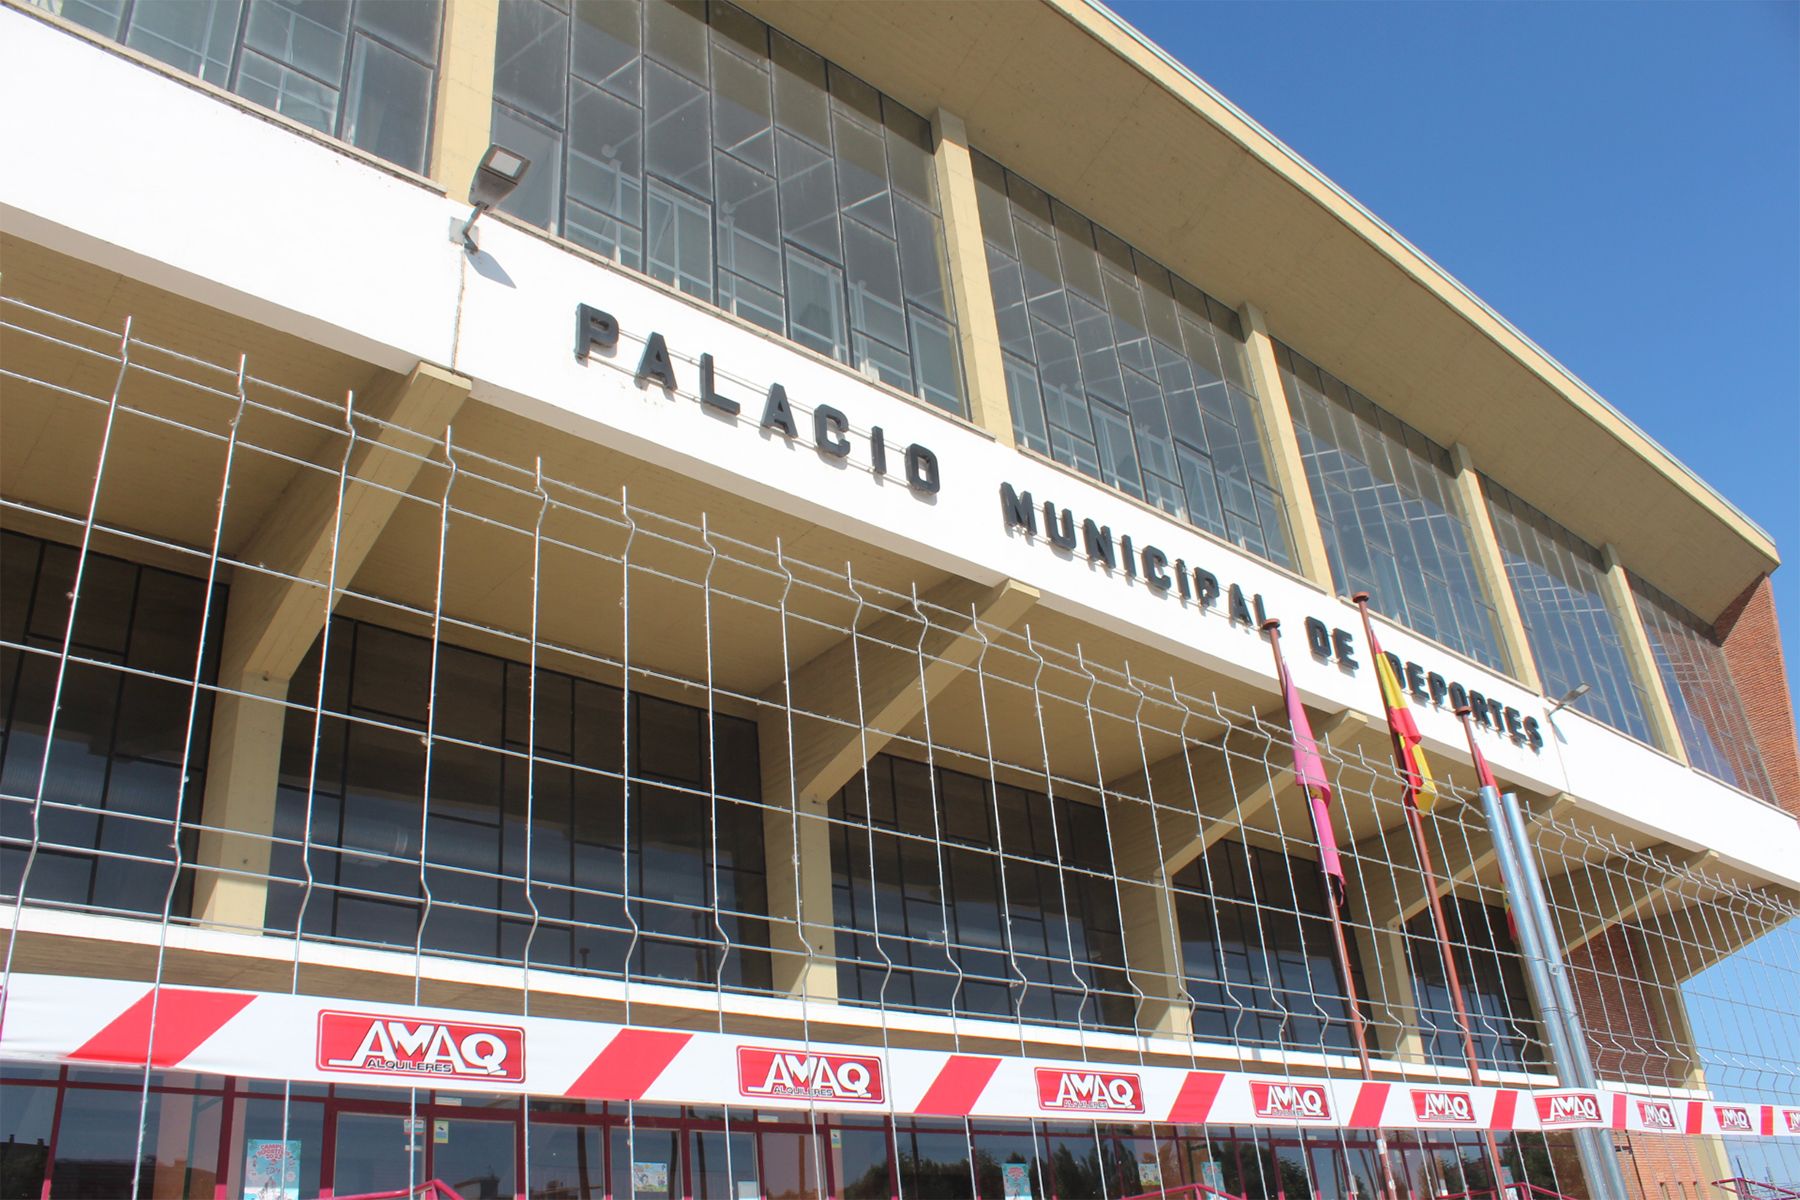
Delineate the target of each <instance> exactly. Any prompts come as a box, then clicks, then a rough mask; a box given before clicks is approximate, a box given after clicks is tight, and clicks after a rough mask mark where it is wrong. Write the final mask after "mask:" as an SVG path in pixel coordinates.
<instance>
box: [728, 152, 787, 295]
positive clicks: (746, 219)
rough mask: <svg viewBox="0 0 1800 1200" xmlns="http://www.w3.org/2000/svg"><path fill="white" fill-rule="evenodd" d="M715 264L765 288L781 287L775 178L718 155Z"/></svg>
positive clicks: (777, 288)
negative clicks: (717, 257) (717, 258)
mask: <svg viewBox="0 0 1800 1200" xmlns="http://www.w3.org/2000/svg"><path fill="white" fill-rule="evenodd" d="M718 186H719V194H718V204H719V265H720V266H721V267H723V268H724V269H725V270H728V271H734V272H736V273H737V274H739V275H741V276H743V277H745V278H746V279H749V280H751V281H752V282H755V283H758V284H760V285H762V286H763V287H765V288H769V289H771V290H776V291H779V290H780V288H781V229H780V222H779V220H778V219H777V215H776V202H775V180H774V179H773V178H771V177H770V176H768V175H765V174H763V173H762V172H760V171H756V170H752V169H751V168H750V167H747V166H745V165H743V164H742V163H740V162H738V161H737V160H736V159H734V158H731V157H728V156H726V155H723V154H721V155H720V156H719V161H718Z"/></svg>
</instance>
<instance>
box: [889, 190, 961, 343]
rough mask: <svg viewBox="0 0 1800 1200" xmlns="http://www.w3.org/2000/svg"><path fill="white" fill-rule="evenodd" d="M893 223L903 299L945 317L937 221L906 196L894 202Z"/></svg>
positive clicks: (940, 232) (947, 306)
mask: <svg viewBox="0 0 1800 1200" xmlns="http://www.w3.org/2000/svg"><path fill="white" fill-rule="evenodd" d="M894 216H895V223H896V224H897V225H898V227H899V230H900V273H901V277H902V279H903V280H904V282H905V285H906V298H907V299H908V300H909V301H911V302H912V303H914V304H923V305H924V306H925V307H927V308H929V309H930V310H931V311H932V312H935V313H938V314H940V315H948V314H949V312H950V298H949V294H948V292H947V290H946V287H945V280H944V271H945V261H944V254H943V246H944V234H943V228H942V225H941V223H940V222H939V220H938V218H937V217H936V216H935V215H933V214H932V213H930V212H927V211H926V210H925V209H923V208H921V207H920V206H918V205H917V204H914V203H913V202H912V201H910V200H908V199H906V198H905V197H895V199H894Z"/></svg>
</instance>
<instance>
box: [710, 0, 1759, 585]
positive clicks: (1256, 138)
mask: <svg viewBox="0 0 1800 1200" xmlns="http://www.w3.org/2000/svg"><path fill="white" fill-rule="evenodd" d="M745 2H746V3H747V6H748V7H749V8H750V9H751V10H752V11H753V12H755V13H756V15H757V16H759V17H761V18H763V19H765V20H767V21H769V23H771V24H772V25H774V26H776V27H777V28H779V29H781V30H783V31H784V32H786V33H788V34H790V35H791V36H793V37H794V38H795V39H796V40H798V41H800V42H802V43H804V44H805V45H807V46H810V47H812V48H813V49H815V50H817V51H818V52H819V53H821V54H824V55H825V56H827V57H828V58H830V59H832V60H833V61H835V62H837V63H840V64H841V65H843V66H844V67H846V68H848V69H850V70H852V71H855V72H857V73H858V74H861V75H863V76H865V77H866V78H867V79H869V81H870V82H872V83H874V84H875V85H876V86H878V87H880V88H882V89H883V90H884V91H886V92H888V93H889V94H890V95H892V96H894V97H895V98H896V99H898V100H900V101H901V102H903V103H905V104H907V105H910V106H912V107H913V108H915V109H917V110H919V111H921V112H924V113H927V114H929V113H931V112H933V111H935V110H936V109H938V108H943V109H946V110H948V111H951V112H954V113H956V114H957V115H958V116H960V117H961V118H962V119H963V120H964V122H965V123H966V124H967V127H968V131H969V138H970V142H971V144H972V145H973V146H974V147H975V148H977V149H979V150H982V151H984V152H986V153H988V154H989V155H991V156H993V157H995V158H997V159H999V160H1000V161H1002V162H1004V163H1005V164H1006V165H1007V166H1009V167H1011V168H1012V169H1013V170H1015V171H1017V172H1019V173H1020V174H1021V175H1023V176H1025V177H1027V178H1029V179H1031V180H1032V181H1033V182H1035V183H1037V184H1039V185H1040V186H1042V187H1044V188H1046V189H1047V190H1049V191H1050V192H1051V193H1052V194H1054V195H1056V196H1057V197H1058V198H1060V199H1062V200H1064V201H1065V202H1067V203H1069V204H1071V205H1073V206H1074V207H1075V208H1077V209H1080V210H1081V211H1082V212H1084V213H1085V214H1087V215H1088V216H1090V217H1092V218H1094V219H1095V220H1096V221H1098V222H1100V223H1101V224H1103V225H1105V226H1107V227H1109V228H1110V229H1112V230H1113V231H1115V232H1116V233H1118V234H1119V235H1120V236H1122V237H1124V238H1126V239H1127V240H1128V241H1130V242H1132V243H1133V244H1134V245H1136V246H1138V247H1140V248H1142V249H1143V250H1144V251H1146V252H1147V253H1149V254H1152V255H1153V256H1155V257H1157V258H1160V259H1162V260H1164V261H1165V262H1166V263H1167V264H1168V265H1169V266H1170V267H1171V268H1173V269H1174V270H1175V271H1176V272H1177V273H1179V274H1181V275H1184V276H1186V277H1187V278H1189V279H1191V280H1192V281H1193V282H1195V283H1197V284H1199V285H1200V286H1201V287H1203V288H1205V289H1207V290H1208V291H1210V292H1212V293H1214V294H1215V295H1217V296H1218V297H1219V298H1220V299H1223V300H1227V301H1229V302H1231V303H1234V304H1235V303H1239V302H1242V301H1246V300H1247V301H1250V302H1252V303H1254V304H1256V305H1257V306H1258V307H1260V308H1261V309H1262V310H1263V311H1264V313H1266V314H1267V316H1268V320H1269V327H1270V329H1271V331H1273V332H1274V333H1275V335H1276V336H1277V337H1279V338H1281V339H1283V340H1285V341H1287V342H1289V343H1290V344H1291V345H1293V347H1294V348H1295V349H1296V350H1299V351H1301V352H1302V353H1304V354H1306V355H1307V356H1308V357H1310V358H1312V359H1313V360H1314V361H1316V362H1318V363H1319V364H1320V365H1321V366H1324V367H1326V368H1327V369H1328V370H1330V371H1332V372H1333V373H1334V374H1337V375H1339V376H1341V377H1342V378H1343V379H1344V380H1345V381H1347V382H1349V383H1350V384H1352V385H1353V386H1355V387H1357V388H1358V389H1360V390H1362V391H1364V392H1366V393H1368V394H1369V395H1370V396H1371V397H1373V398H1375V399H1376V400H1377V401H1378V402H1379V403H1380V404H1382V405H1383V406H1384V407H1386V408H1388V409H1390V410H1391V411H1392V412H1394V413H1395V414H1396V415H1397V416H1399V417H1401V418H1402V419H1404V420H1406V421H1407V422H1409V423H1411V424H1413V425H1415V426H1416V427H1418V428H1419V429H1421V430H1422V431H1424V432H1425V433H1426V434H1427V435H1429V436H1430V437H1432V438H1434V439H1436V440H1437V441H1439V442H1442V443H1444V444H1445V445H1450V444H1453V443H1456V442H1461V443H1463V444H1464V445H1466V446H1467V447H1468V448H1469V450H1470V452H1471V454H1472V455H1473V457H1474V460H1475V462H1476V463H1477V464H1478V466H1480V468H1481V469H1482V470H1483V471H1484V472H1486V473H1487V474H1489V475H1492V476H1493V477H1494V478H1495V479H1497V480H1498V481H1500V482H1502V483H1504V484H1505V485H1506V486H1507V487H1508V488H1510V489H1511V490H1512V491H1514V492H1515V493H1517V494H1518V495H1520V496H1522V497H1524V498H1525V499H1526V500H1528V501H1530V502H1531V503H1533V504H1535V505H1537V506H1538V507H1539V508H1541V509H1543V510H1544V511H1545V512H1547V513H1549V514H1551V515H1552V516H1553V517H1555V518H1556V519H1557V520H1559V521H1561V522H1562V523H1563V524H1565V525H1567V526H1568V527H1569V528H1570V529H1572V530H1574V531H1575V532H1576V533H1577V534H1579V535H1581V536H1582V537H1584V538H1586V539H1587V540H1588V541H1590V542H1593V543H1594V544H1595V545H1601V544H1605V543H1609V542H1610V543H1612V544H1613V545H1614V546H1616V547H1617V549H1618V551H1619V555H1620V558H1621V559H1622V560H1623V561H1624V562H1625V564H1626V565H1627V566H1628V567H1629V568H1630V569H1631V570H1633V571H1635V572H1637V573H1638V574H1641V575H1643V576H1644V577H1645V578H1647V579H1649V580H1651V581H1652V582H1654V583H1655V584H1656V585H1657V586H1658V587H1660V588H1662V589H1663V590H1664V591H1665V592H1667V593H1669V594H1670V595H1671V596H1673V597H1674V598H1675V599H1677V600H1678V601H1680V602H1681V603H1682V604H1684V605H1686V606H1687V607H1688V608H1690V609H1692V610H1693V611H1694V612H1695V613H1696V614H1698V615H1700V616H1702V617H1704V618H1706V619H1707V620H1712V619H1714V618H1716V617H1717V616H1718V614H1719V613H1720V611H1721V610H1723V609H1724V608H1725V607H1726V606H1727V605H1728V604H1730V603H1731V601H1732V600H1734V599H1736V598H1737V596H1738V594H1739V593H1741V592H1742V591H1743V590H1744V588H1745V587H1746V586H1748V585H1749V584H1750V583H1751V582H1752V581H1754V580H1755V579H1756V578H1757V577H1758V576H1759V575H1761V574H1763V573H1766V572H1768V571H1772V570H1773V569H1774V568H1775V567H1776V565H1777V564H1778V563H1779V561H1780V559H1779V556H1778V554H1777V552H1776V549H1775V544H1774V542H1773V541H1772V540H1771V539H1770V537H1769V536H1768V535H1767V534H1766V533H1765V532H1763V531H1762V530H1761V529H1760V528H1758V527H1757V526H1756V525H1755V524H1754V523H1753V522H1752V521H1750V520H1749V518H1747V517H1746V516H1744V514H1743V513H1741V512H1739V511H1738V510H1737V509H1736V508H1734V507H1733V506H1732V505H1731V504H1730V503H1729V502H1728V501H1726V500H1725V499H1724V498H1723V497H1722V496H1720V495H1719V494H1718V493H1717V492H1715V491H1714V490H1713V489H1712V488H1711V487H1709V486H1708V485H1707V484H1706V483H1704V482H1703V481H1702V480H1700V479H1699V477H1698V476H1696V475H1695V474H1694V473H1693V472H1692V471H1690V470H1689V469H1688V468H1687V467H1685V466H1684V465H1683V464H1682V463H1681V462H1679V461H1678V460H1677V459H1676V458H1675V457H1674V456H1673V455H1671V454H1669V453H1668V451H1666V450H1664V449H1663V448H1662V447H1661V446H1659V445H1657V444H1656V443H1655V442H1654V441H1653V440H1652V439H1651V438H1650V437H1648V436H1647V435H1646V434H1644V433H1643V432H1642V431H1641V430H1639V429H1638V428H1636V426H1634V425H1633V424H1632V423H1631V422H1630V421H1629V420H1627V419H1626V418H1624V417H1623V416H1622V415H1621V414H1620V413H1619V412H1618V411H1616V410H1615V409H1613V408H1612V407H1611V406H1610V405H1608V404H1607V403H1606V401H1604V400H1603V399H1601V398H1600V397H1599V396H1598V395H1597V394H1596V393H1594V392H1593V391H1592V390H1591V389H1589V388H1588V387H1587V386H1586V385H1584V384H1582V383H1581V381H1580V380H1578V379H1576V378H1575V377H1574V375H1572V374H1571V373H1570V372H1569V371H1568V370H1566V369H1565V368H1563V367H1562V366H1561V365H1560V364H1558V363H1557V362H1556V361H1555V360H1554V359H1552V358H1550V357H1549V356H1548V355H1547V354H1545V353H1544V352H1543V351H1542V350H1541V349H1539V348H1538V347H1537V346H1535V345H1534V344H1532V343H1531V342H1530V341H1529V340H1528V339H1527V338H1525V337H1524V336H1523V335H1522V334H1521V333H1519V332H1518V331H1517V330H1516V329H1514V328H1512V326H1511V325H1509V324H1508V323H1507V322H1506V321H1505V320H1504V319H1503V318H1502V317H1500V316H1499V315H1498V314H1497V313H1495V312H1494V311H1493V310H1492V309H1490V308H1489V307H1488V306H1487V305H1485V304H1483V303H1482V302H1481V301H1480V300H1479V299H1478V298H1476V297H1475V296H1474V295H1473V294H1472V293H1471V292H1469V291H1468V289H1466V288H1465V287H1463V286H1462V285H1461V284H1459V283H1457V282H1456V281H1455V280H1454V279H1452V278H1451V277H1450V276H1449V275H1448V274H1447V273H1446V272H1445V271H1444V270H1443V269H1442V268H1440V267H1438V266H1437V265H1436V264H1435V263H1433V262H1432V261H1431V260H1430V259H1428V258H1427V257H1425V256H1424V255H1423V254H1422V253H1420V252H1419V251H1418V250H1417V249H1415V248H1414V247H1412V246H1411V245H1409V244H1408V243H1407V242H1406V241H1405V240H1404V239H1403V238H1401V237H1400V236H1399V235H1398V234H1397V233H1395V232H1394V231H1393V230H1391V229H1389V228H1388V227H1387V226H1386V225H1384V224H1382V223H1381V221H1380V220H1379V219H1377V218H1376V217H1374V216H1373V215H1372V214H1370V213H1369V212H1368V211H1367V210H1366V209H1364V208H1362V207H1361V206H1360V205H1358V204H1357V203H1356V202H1355V201H1354V200H1352V199H1351V198H1350V197H1349V196H1347V195H1346V194H1344V193H1343V192H1342V191H1341V190H1340V189H1338V188H1337V187H1336V186H1335V185H1333V184H1332V183H1331V182H1330V181H1329V180H1327V179H1326V178H1325V177H1324V176H1323V175H1321V174H1319V173H1318V172H1317V171H1316V170H1315V169H1314V168H1312V167H1310V166H1309V165H1308V164H1306V163H1305V162H1304V161H1303V160H1301V159H1300V158H1299V157H1298V156H1297V155H1295V154H1294V153H1293V152H1292V151H1291V150H1289V149H1287V148H1286V147H1285V146H1283V145H1282V144H1281V143H1280V142H1278V141H1276V140H1275V139H1274V138H1273V137H1271V136H1270V135H1269V134H1268V133H1267V132H1266V131H1264V130H1262V129H1261V128H1260V127H1259V126H1257V125H1256V124H1255V123H1254V122H1253V121H1251V120H1249V119H1248V118H1247V117H1246V116H1244V114H1242V113H1241V112H1239V111H1238V110H1237V109H1235V108H1234V107H1233V106H1232V105H1231V104H1230V103H1229V102H1227V101H1225V100H1224V99H1223V98H1222V97H1220V96H1219V95H1218V94H1217V93H1215V92H1213V91H1211V90H1210V89H1209V88H1207V87H1206V86H1205V85H1204V84H1203V83H1201V82H1200V81H1199V80H1198V79H1196V78H1194V77H1193V76H1192V75H1191V74H1190V73H1188V72H1186V71H1184V70H1182V69H1181V68H1180V67H1179V66H1178V65H1176V64H1175V63H1174V62H1173V61H1172V60H1170V59H1168V58H1167V57H1166V56H1164V55H1163V54H1161V53H1160V52H1158V51H1157V50H1156V49H1155V48H1154V47H1152V46H1151V45H1150V44H1149V43H1148V42H1146V41H1144V40H1143V39H1142V38H1140V37H1139V36H1137V35H1136V34H1135V33H1134V32H1133V31H1132V30H1130V28H1129V27H1128V26H1125V25H1124V24H1123V23H1122V22H1120V21H1119V20H1118V18H1116V17H1115V16H1113V15H1112V14H1111V13H1110V12H1108V11H1107V10H1105V9H1104V8H1101V7H1099V6H1097V5H1093V4H1089V3H1086V2H1085V0H1038V2H1035V3H1008V4H968V3H962V2H960V0H864V2H863V3H859V4H841V3H836V2H834V0H745ZM1546 286H1554V281H1553V280H1549V281H1546Z"/></svg>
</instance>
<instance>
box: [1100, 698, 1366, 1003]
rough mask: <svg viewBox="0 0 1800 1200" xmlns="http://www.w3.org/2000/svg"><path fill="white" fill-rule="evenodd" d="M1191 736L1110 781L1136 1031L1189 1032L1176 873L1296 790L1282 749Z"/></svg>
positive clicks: (1338, 724) (1329, 730) (1242, 739)
mask: <svg viewBox="0 0 1800 1200" xmlns="http://www.w3.org/2000/svg"><path fill="white" fill-rule="evenodd" d="M1361 719H1362V718H1361V717H1360V715H1358V714H1356V713H1352V712H1349V711H1345V712H1342V713H1338V714H1336V715H1335V716H1331V717H1327V718H1324V719H1323V720H1321V721H1319V722H1318V723H1317V724H1316V725H1315V727H1314V734H1315V736H1317V737H1319V738H1321V739H1324V738H1327V737H1329V736H1330V735H1331V734H1333V733H1336V732H1337V731H1339V730H1340V729H1343V728H1345V727H1346V726H1347V725H1348V724H1350V723H1351V722H1353V721H1360V720H1361ZM1225 741H1226V742H1227V743H1228V744H1221V742H1218V741H1215V742H1192V743H1189V744H1187V745H1185V746H1184V747H1183V748H1182V749H1181V750H1179V751H1177V752H1176V753H1174V754H1172V755H1170V756H1168V757H1167V758H1164V759H1162V760H1161V761H1159V762H1156V763H1154V764H1152V765H1151V767H1150V769H1149V771H1148V772H1140V773H1139V774H1137V775H1135V776H1132V777H1128V778H1127V779H1125V780H1123V781H1121V782H1119V783H1117V784H1109V785H1108V786H1107V789H1106V820H1107V831H1108V835H1109V837H1110V839H1111V841H1112V849H1113V861H1114V862H1115V863H1116V864H1117V865H1118V869H1119V916H1120V921H1121V923H1122V928H1123V932H1124V937H1125V961H1126V963H1127V964H1128V966H1129V975H1130V978H1131V982H1132V986H1133V987H1134V988H1136V990H1137V991H1138V992H1139V993H1140V994H1141V995H1142V997H1143V999H1142V1000H1141V1001H1140V1002H1139V1006H1138V1028H1139V1029H1141V1030H1144V1031H1145V1032H1154V1033H1157V1034H1162V1035H1166V1036H1170V1037H1185V1036H1186V1035H1187V1034H1188V1033H1189V1031H1190V1030H1191V1028H1192V1023H1191V1018H1192V1011H1191V1005H1190V1004H1189V1002H1188V996H1187V989H1186V987H1185V984H1184V977H1185V974H1186V963H1185V961H1184V959H1183V957H1182V950H1181V929H1180V921H1179V920H1178V919H1177V917H1176V914H1175V905H1174V896H1173V893H1172V892H1171V891H1170V890H1169V879H1170V877H1171V876H1173V875H1175V874H1176V873H1178V872H1179V871H1180V870H1181V869H1182V868H1183V867H1186V866H1187V865H1188V864H1190V863H1192V862H1194V861H1195V860H1196V859H1198V858H1199V857H1200V856H1201V855H1202V854H1204V853H1206V851H1207V850H1208V849H1210V848H1211V847H1212V846H1213V845H1214V844H1215V843H1216V842H1218V841H1219V840H1220V839H1221V838H1223V837H1224V836H1225V835H1227V834H1229V833H1230V832H1232V831H1233V830H1236V829H1241V828H1242V825H1243V822H1245V821H1248V820H1250V819H1251V818H1252V817H1254V816H1256V815H1257V814H1258V813H1260V812H1262V811H1263V810H1264V809H1266V808H1267V807H1268V806H1269V805H1270V804H1272V803H1274V801H1275V799H1276V798H1277V797H1278V796H1280V795H1283V794H1285V793H1287V792H1288V791H1290V790H1292V788H1293V786H1294V779H1293V770H1292V767H1291V765H1288V764H1287V763H1285V762H1284V758H1283V756H1284V755H1285V754H1286V753H1287V752H1286V751H1285V749H1283V748H1281V747H1280V746H1279V745H1278V744H1276V743H1275V742H1274V741H1272V740H1271V739H1269V738H1266V737H1257V736H1256V735H1245V734H1242V733H1235V734H1232V735H1230V736H1229V738H1228V739H1225Z"/></svg>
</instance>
